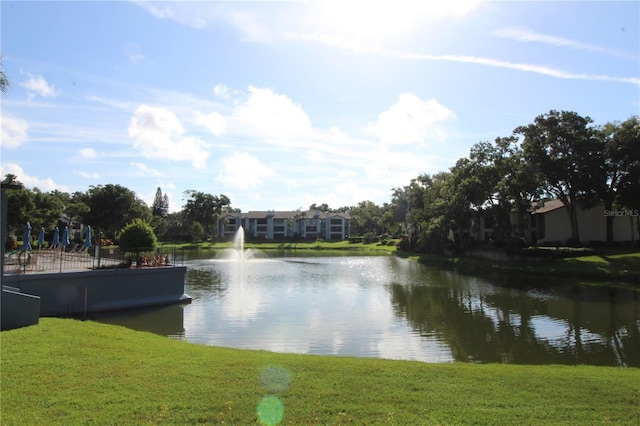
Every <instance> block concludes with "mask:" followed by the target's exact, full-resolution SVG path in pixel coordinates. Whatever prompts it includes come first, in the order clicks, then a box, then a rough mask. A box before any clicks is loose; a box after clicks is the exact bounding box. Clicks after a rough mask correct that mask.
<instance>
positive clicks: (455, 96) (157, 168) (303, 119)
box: [0, 0, 640, 212]
mask: <svg viewBox="0 0 640 426" xmlns="http://www.w3.org/2000/svg"><path fill="white" fill-rule="evenodd" d="M0 23H1V27H0V36H1V40H0V43H1V53H2V69H3V71H4V73H5V74H6V76H7V77H8V79H9V81H10V87H9V91H8V93H7V94H2V98H1V115H0V117H1V127H2V133H1V138H0V154H1V157H0V165H1V166H0V167H1V174H2V177H4V175H6V174H7V173H12V174H15V175H17V177H18V180H20V181H21V182H23V183H24V184H25V185H26V186H27V187H29V188H39V189H40V190H42V191H51V190H54V189H57V190H60V191H65V192H70V193H72V192H75V191H82V192H84V191H87V190H88V189H89V188H90V186H94V185H106V184H120V185H122V186H125V187H127V188H129V189H131V190H132V191H134V192H135V193H136V194H137V195H138V197H140V198H141V199H143V200H144V201H146V202H147V203H148V204H149V205H151V204H152V202H153V199H154V195H155V193H156V190H157V188H158V187H160V188H161V190H162V192H163V193H166V194H167V195H168V197H169V201H170V211H172V212H173V211H179V210H180V209H181V208H182V206H183V205H184V203H185V198H184V191H186V190H196V191H202V192H205V193H209V194H213V195H219V194H224V195H226V196H228V197H229V198H230V199H231V205H232V207H234V208H239V209H241V210H242V211H249V210H295V209H306V208H308V207H309V206H310V205H311V204H313V203H316V204H322V203H326V204H328V205H329V206H330V207H331V208H339V207H343V206H354V205H356V204H357V203H359V202H361V201H365V200H369V201H373V202H374V203H376V204H378V205H382V204H383V203H385V202H389V201H390V200H391V194H392V190H393V188H398V187H403V186H405V185H408V184H409V183H410V181H411V179H413V178H416V177H418V176H419V175H420V174H425V173H427V174H433V173H437V172H440V171H447V170H448V169H449V168H450V167H452V166H453V165H454V164H455V162H456V161H457V160H458V159H459V158H461V157H465V156H468V155H469V149H470V148H471V146H473V145H474V144H476V143H478V142H482V141H493V140H494V139H495V138H496V137H502V136H509V135H511V134H512V132H513V129H515V128H516V127H517V126H520V125H527V124H530V123H532V122H533V121H534V119H535V117H536V116H538V115H541V114H545V113H548V112H549V111H550V110H564V111H575V112H577V113H578V114H580V115H582V116H589V117H591V118H592V119H593V122H594V124H596V125H603V124H605V123H607V122H610V121H623V120H626V119H627V118H629V117H631V116H632V115H636V114H638V113H639V111H640V2H637V1H622V2H614V1H602V2H597V1H563V2H554V1H535V2H524V1H517V2H516V1H510V2H506V1H505V2H486V1H480V0H461V1H455V0H449V1H447V2H444V1H442V2H425V1H402V0H394V1H376V0H369V1H357V0H351V1H350V0H343V1H332V0H328V1H322V2H319V1H302V2H293V1H290V2H287V1H282V2H268V1H262V2H215V1H195V2H175V3H174V2H167V1H160V2H150V1H105V2H98V1H42V2H38V1H6V0H3V1H1V2H0Z"/></svg>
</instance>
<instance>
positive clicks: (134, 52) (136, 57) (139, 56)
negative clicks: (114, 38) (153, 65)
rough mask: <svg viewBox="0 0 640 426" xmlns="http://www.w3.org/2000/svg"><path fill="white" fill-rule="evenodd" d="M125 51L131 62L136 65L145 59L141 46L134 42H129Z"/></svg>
mask: <svg viewBox="0 0 640 426" xmlns="http://www.w3.org/2000/svg"><path fill="white" fill-rule="evenodd" d="M124 53H125V55H127V57H128V58H129V62H131V63H132V64H134V65H136V64H138V63H140V62H141V61H142V60H144V59H145V56H144V54H143V53H142V51H141V50H140V47H139V46H138V45H136V44H134V43H127V44H126V45H125V46H124Z"/></svg>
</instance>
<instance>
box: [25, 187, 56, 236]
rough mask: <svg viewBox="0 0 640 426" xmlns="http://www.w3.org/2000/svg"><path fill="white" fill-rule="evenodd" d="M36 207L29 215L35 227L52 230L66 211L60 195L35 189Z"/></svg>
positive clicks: (34, 201) (34, 199)
mask: <svg viewBox="0 0 640 426" xmlns="http://www.w3.org/2000/svg"><path fill="white" fill-rule="evenodd" d="M33 203H34V209H33V211H32V212H31V214H30V215H29V217H30V219H29V220H30V222H31V226H32V227H33V229H39V228H40V227H43V228H45V229H47V230H52V229H53V228H54V227H55V226H56V225H57V223H58V219H60V217H61V216H62V213H63V211H64V204H63V203H62V201H61V200H60V198H59V196H58V195H56V194H54V193H47V192H41V191H40V190H39V189H34V190H33Z"/></svg>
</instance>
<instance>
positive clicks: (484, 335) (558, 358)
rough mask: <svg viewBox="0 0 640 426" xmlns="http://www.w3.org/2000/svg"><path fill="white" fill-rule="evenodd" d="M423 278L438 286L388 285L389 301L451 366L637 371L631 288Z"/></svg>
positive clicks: (639, 332)
mask: <svg viewBox="0 0 640 426" xmlns="http://www.w3.org/2000/svg"><path fill="white" fill-rule="evenodd" d="M429 274H430V275H431V276H432V277H433V276H434V275H436V276H437V278H438V279H432V280H431V282H438V283H439V284H438V285H427V286H425V285H403V284H393V285H392V286H391V294H392V303H393V305H394V307H395V310H396V313H397V314H398V315H399V316H404V317H406V318H407V319H409V321H410V323H411V325H412V327H414V328H415V329H416V330H419V332H420V334H421V335H428V336H431V335H434V334H435V335H437V336H438V338H439V339H440V340H441V341H443V342H446V345H447V346H448V347H449V348H450V350H451V352H452V354H453V357H454V358H455V359H456V360H458V361H473V362H484V363H487V362H499V363H518V364H541V363H543V364H591V365H628V366H636V367H637V366H640V355H639V354H640V352H638V341H639V339H640V320H639V315H638V314H639V311H638V306H639V305H638V298H637V292H635V291H631V290H623V289H607V288H600V287H594V286H584V285H582V286H581V285H570V284H566V285H561V286H558V287H552V288H553V290H552V291H545V290H542V289H540V288H535V287H533V285H534V284H533V283H527V282H526V280H523V278H522V277H519V278H517V286H518V288H517V289H516V288H512V287H510V284H513V283H509V282H506V281H505V280H502V281H500V282H498V283H494V284H493V285H492V284H489V283H488V282H487V281H485V280H483V279H479V278H471V277H464V276H460V275H458V274H456V273H453V272H446V271H445V272H442V271H437V270H433V269H432V270H430V272H429ZM513 280H514V278H511V281H513ZM498 284H499V285H498Z"/></svg>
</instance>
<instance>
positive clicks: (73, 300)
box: [2, 266, 191, 316]
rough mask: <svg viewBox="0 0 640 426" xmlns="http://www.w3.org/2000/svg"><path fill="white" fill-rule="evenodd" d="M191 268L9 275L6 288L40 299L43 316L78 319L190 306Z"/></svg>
mask: <svg viewBox="0 0 640 426" xmlns="http://www.w3.org/2000/svg"><path fill="white" fill-rule="evenodd" d="M186 270H187V268H186V267H184V266H174V267H166V268H140V269H102V270H94V271H79V272H65V273H54V274H26V275H8V276H4V277H3V279H2V280H3V284H5V285H10V286H13V287H17V288H19V289H20V291H21V292H22V293H27V294H31V295H34V296H39V297H40V316H65V315H77V314H83V313H88V312H101V311H111V310H118V309H128V308H137V307H143V306H154V305H165V304H170V303H180V302H190V301H191V298H190V297H189V296H187V295H186V294H184V278H185V274H186Z"/></svg>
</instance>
